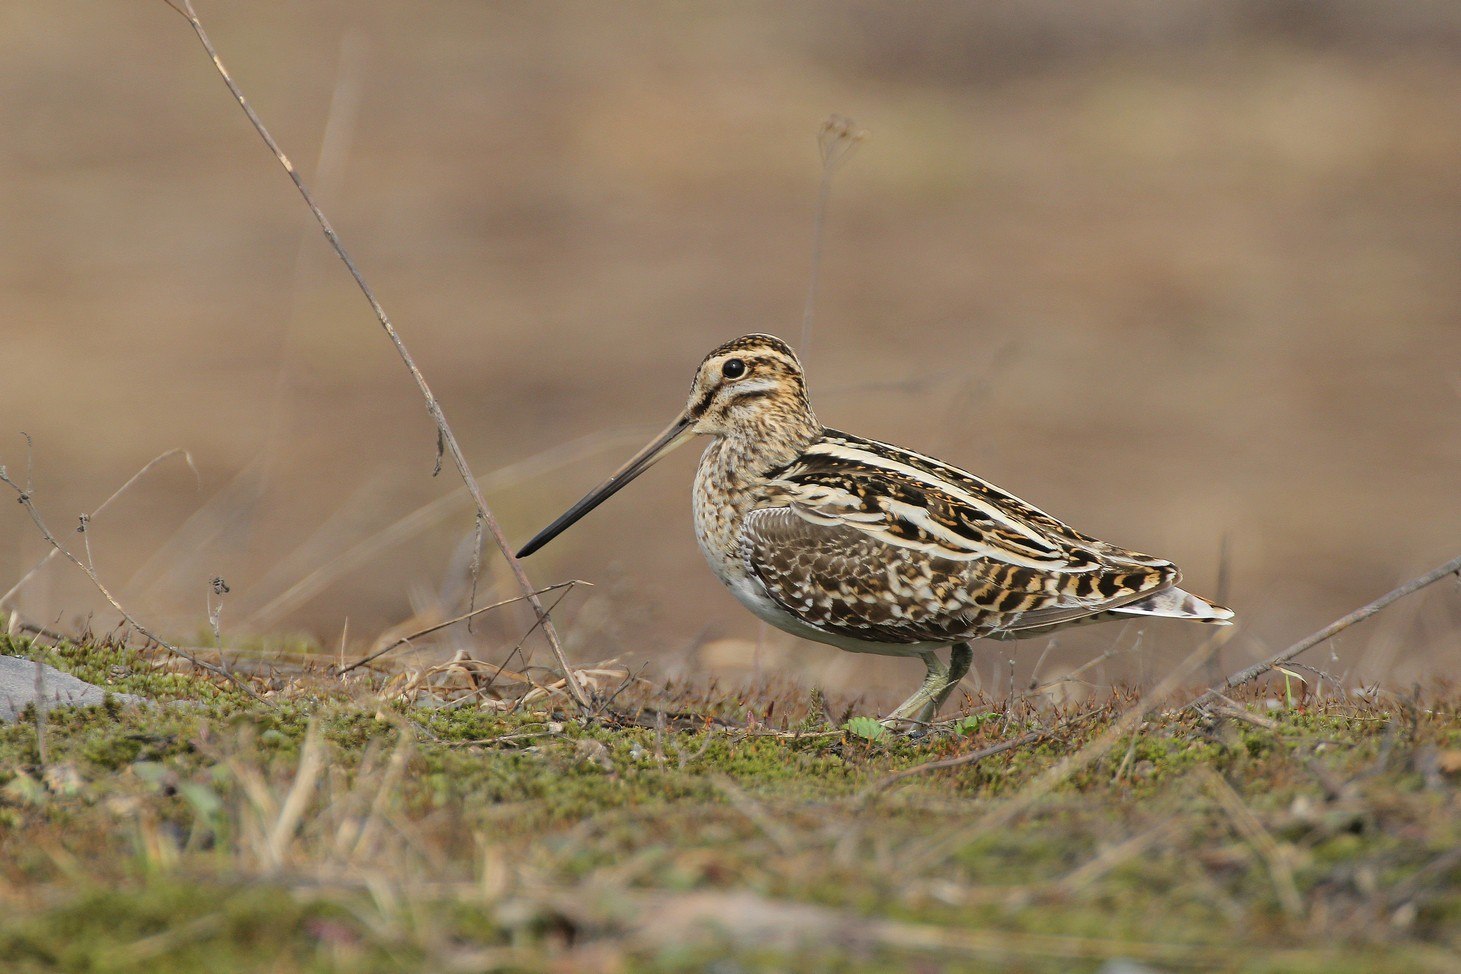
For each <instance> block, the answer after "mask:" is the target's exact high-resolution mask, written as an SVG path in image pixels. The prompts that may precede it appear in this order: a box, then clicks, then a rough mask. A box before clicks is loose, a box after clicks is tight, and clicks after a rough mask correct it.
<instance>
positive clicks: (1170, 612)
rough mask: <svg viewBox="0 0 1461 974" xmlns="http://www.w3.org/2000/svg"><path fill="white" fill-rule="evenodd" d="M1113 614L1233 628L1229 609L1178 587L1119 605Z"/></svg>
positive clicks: (1165, 589) (1231, 613)
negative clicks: (1193, 621)
mask: <svg viewBox="0 0 1461 974" xmlns="http://www.w3.org/2000/svg"><path fill="white" fill-rule="evenodd" d="M1110 611H1112V612H1120V613H1123V614H1126V615H1135V616H1162V617H1164V618H1168V619H1196V620H1197V621H1199V622H1209V623H1212V624H1214V625H1219V626H1229V625H1232V618H1233V610H1232V609H1229V608H1228V607H1227V606H1224V605H1218V604H1217V603H1216V602H1209V601H1208V600H1207V599H1204V598H1203V597H1202V596H1200V595H1193V594H1192V593H1191V592H1188V591H1185V590H1183V589H1180V588H1176V587H1175V586H1174V587H1172V588H1164V589H1162V590H1161V591H1160V592H1156V593H1153V594H1152V595H1148V596H1147V597H1146V598H1144V599H1137V600H1136V601H1135V602H1128V603H1126V604H1125V605H1118V606H1116V607H1114V608H1112V609H1111V610H1110Z"/></svg>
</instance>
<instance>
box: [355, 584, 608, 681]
mask: <svg viewBox="0 0 1461 974" xmlns="http://www.w3.org/2000/svg"><path fill="white" fill-rule="evenodd" d="M592 584H593V583H592V582H585V581H583V580H582V579H577V578H575V579H572V580H571V581H567V582H558V583H557V584H555V585H549V586H548V587H547V588H540V589H538V590H537V591H536V592H534V593H532V594H533V595H546V594H548V593H549V592H554V591H557V590H558V589H560V588H572V587H573V586H575V585H592ZM526 597H527V596H524V595H515V596H513V597H512V598H510V599H503V600H502V601H501V602H494V603H492V604H491V605H484V606H482V607H481V608H479V609H473V610H472V611H471V612H464V613H462V614H461V615H459V616H456V617H455V618H452V619H448V620H446V621H445V622H438V623H437V624H436V625H434V626H427V627H426V628H425V629H421V630H418V631H416V632H413V633H411V634H410V635H409V636H402V637H401V638H400V639H397V640H396V641H395V642H393V643H391V644H390V645H389V646H387V647H385V648H384V649H378V650H376V651H375V652H373V653H371V654H370V655H369V656H362V657H361V658H360V659H358V660H356V661H355V662H353V663H351V664H350V665H349V666H342V667H340V668H339V669H338V670H336V671H335V675H336V676H344V675H345V674H346V673H349V672H350V671H351V670H353V669H356V668H357V667H361V666H364V665H365V664H367V663H371V662H374V661H375V660H377V659H380V658H381V657H382V656H384V655H385V654H386V653H389V652H390V651H391V650H393V649H396V648H397V647H399V646H404V645H406V644H407V643H409V642H410V641H411V640H413V639H420V638H421V637H422V636H429V635H430V634H431V633H433V632H436V631H437V630H439V629H445V628H446V627H447V626H454V625H456V624H457V623H458V622H466V621H467V620H468V619H474V618H476V617H477V616H479V615H481V614H482V613H484V612H490V611H492V610H493V609H499V608H501V607H502V606H504V605H511V604H512V603H514V602H521V601H523V599H525V598H526ZM554 605H557V603H556V602H555V603H554Z"/></svg>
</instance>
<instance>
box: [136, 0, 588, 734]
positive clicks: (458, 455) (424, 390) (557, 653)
mask: <svg viewBox="0 0 1461 974" xmlns="http://www.w3.org/2000/svg"><path fill="white" fill-rule="evenodd" d="M164 2H166V3H167V4H168V6H170V7H172V8H173V9H174V10H175V11H177V12H178V13H180V14H182V16H183V17H185V18H186V19H187V21H188V24H189V26H191V27H192V28H193V33H194V34H196V35H198V40H199V42H200V43H201V44H202V45H203V50H205V51H206V52H207V53H208V57H209V58H210V59H211V60H212V61H213V66H214V68H216V69H217V71H218V74H219V76H220V77H222V78H223V83H224V84H225V85H227V86H228V91H229V93H230V94H231V95H233V99H234V101H236V102H238V105H239V107H240V108H241V109H243V112H244V114H245V115H247V116H248V119H249V122H250V123H251V124H252V125H253V126H254V130H255V131H256V132H258V133H259V137H260V138H262V139H263V140H264V144H265V145H267V146H268V147H269V151H270V152H272V153H273V154H274V158H275V159H277V160H278V161H279V164H280V165H281V166H283V167H284V171H285V172H287V173H288V174H289V178H290V179H291V180H293V182H294V186H295V188H296V189H297V190H299V195H300V196H301V197H303V199H304V202H305V205H306V206H308V207H309V211H310V213H312V214H313V215H314V218H315V221H316V222H318V223H319V225H320V229H321V230H322V231H324V234H325V239H326V240H328V241H329V243H330V247H331V248H332V249H333V250H334V251H335V253H336V255H337V256H338V257H339V258H340V260H341V262H343V263H344V265H345V267H346V269H347V270H348V271H349V272H350V276H351V277H352V278H354V279H355V283H356V285H357V286H359V288H360V291H361V293H362V294H363V295H365V299H366V301H368V302H369V303H370V307H371V310H372V311H374V312H375V316H376V320H378V321H379V322H380V326H381V328H382V329H384V330H385V333H386V337H388V338H389V339H390V341H391V344H392V345H394V346H395V347H396V353H397V354H398V355H399V356H400V357H401V361H402V362H403V363H404V364H405V366H406V369H407V371H408V372H410V373H411V378H412V379H413V380H415V382H416V388H417V389H418V390H420V392H421V397H422V399H424V400H425V402H426V411H427V412H428V413H430V415H431V419H432V421H433V422H434V423H435V424H436V432H437V450H438V469H439V464H440V454H441V453H447V454H450V455H451V459H452V463H453V464H454V465H455V466H456V468H457V473H458V474H460V475H461V478H462V480H463V481H464V482H465V483H466V485H467V490H468V492H469V493H470V494H471V495H472V501H473V503H474V504H476V506H477V513H478V516H480V517H481V519H482V523H483V524H485V525H486V526H487V530H488V531H489V532H490V533H491V535H492V539H493V541H495V542H496V543H497V547H498V549H499V550H500V551H501V552H502V557H503V558H504V559H506V561H507V565H508V567H509V568H510V569H511V570H512V574H513V576H514V577H515V578H516V579H517V584H518V587H519V588H520V589H522V593H523V598H524V599H525V600H526V601H527V602H528V604H529V605H531V606H532V607H533V611H534V612H535V613H536V614H537V616H538V625H541V626H542V628H543V635H544V636H545V637H546V638H547V640H548V645H549V647H550V648H551V649H552V651H553V656H554V658H555V659H556V660H557V661H558V666H559V668H560V669H561V670H562V671H563V677H564V685H565V686H566V687H567V689H568V692H569V695H570V696H571V697H572V698H573V700H574V702H575V703H577V704H578V706H579V708H580V709H581V711H582V712H583V714H584V715H585V716H588V715H589V714H590V713H591V706H590V703H589V699H588V697H587V696H586V695H585V694H584V692H583V688H582V687H580V686H579V685H578V680H577V679H576V678H575V677H574V675H573V668H572V667H570V666H569V665H568V657H567V656H566V655H564V652H563V646H562V644H561V643H560V642H559V640H558V632H557V630H556V629H554V628H553V621H552V619H550V618H549V617H548V612H547V610H546V609H544V608H543V603H541V602H540V601H538V597H537V595H536V594H534V589H533V583H532V582H531V581H530V580H529V579H528V576H527V573H526V572H525V571H524V570H523V567H522V565H521V564H520V563H519V562H518V560H517V559H516V558H515V557H513V553H512V546H511V545H510V544H509V543H508V541H507V535H505V534H504V533H503V531H502V526H501V525H500V524H498V523H497V518H496V517H495V516H493V514H492V511H491V509H490V508H489V507H488V506H487V500H486V498H485V497H483V496H482V491H481V489H480V488H479V487H478V486H477V479H476V478H475V477H474V476H472V470H471V468H470V467H469V466H468V464H467V458H466V455H465V454H464V453H463V452H462V448H461V445H460V444H459V443H457V438H456V434H454V433H453V432H452V429H451V426H450V425H449V424H448V423H447V421H446V414H445V413H444V412H443V411H442V408H441V404H440V403H439V402H437V400H436V396H435V395H434V394H433V393H432V391H431V387H430V386H429V385H427V383H426V376H424V375H423V374H422V373H421V370H420V369H419V368H417V366H416V361H415V359H413V358H412V357H411V353H410V352H409V351H408V350H407V348H406V343H405V342H404V341H402V340H401V336H400V335H399V334H398V333H397V332H396V329H395V326H394V325H392V324H391V320H390V317H389V316H388V315H387V314H386V310H385V308H384V307H382V306H381V303H380V301H379V300H378V299H377V298H376V296H375V291H374V290H373V289H372V288H371V287H370V285H369V284H367V283H366V281H365V277H364V276H363V275H362V274H361V272H360V270H359V268H357V267H356V266H355V261H354V260H353V259H352V258H351V257H350V254H349V253H348V252H346V250H345V247H344V245H343V244H342V243H341V242H340V236H339V234H337V233H336V232H335V228H334V226H333V225H332V224H331V223H330V221H329V219H328V218H327V217H326V216H325V214H324V211H323V210H321V209H320V208H319V206H318V205H317V204H316V203H315V201H314V197H313V195H311V193H310V191H309V189H308V188H307V187H306V186H305V185H304V180H303V179H301V178H300V175H299V173H298V171H296V170H295V168H294V164H293V163H292V162H290V161H289V157H288V156H286V155H285V154H284V150H283V149H281V148H280V147H279V144H278V143H277V142H275V141H274V137H273V136H272V135H270V134H269V130H268V129H267V128H266V127H265V126H264V122H263V120H262V119H261V118H259V115H258V113H257V112H255V111H254V108H253V105H251V104H250V103H249V100H248V99H247V98H245V97H244V93H243V90H242V89H241V88H239V86H238V84H237V83H236V82H235V81H234V80H233V76H232V75H230V74H229V73H228V69H227V68H225V67H224V66H223V60H222V59H221V58H220V57H219V56H218V51H217V49H215V48H214V46H213V41H212V39H211V38H209V36H208V32H207V31H206V30H204V28H203V22H202V21H201V20H199V19H198V14H197V12H196V11H195V10H194V9H193V4H192V0H164ZM535 628H536V627H535Z"/></svg>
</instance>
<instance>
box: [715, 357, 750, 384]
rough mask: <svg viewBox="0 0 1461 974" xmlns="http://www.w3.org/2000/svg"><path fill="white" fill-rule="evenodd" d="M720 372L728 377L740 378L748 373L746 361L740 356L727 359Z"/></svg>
mask: <svg viewBox="0 0 1461 974" xmlns="http://www.w3.org/2000/svg"><path fill="white" fill-rule="evenodd" d="M720 374H721V375H723V376H725V377H726V378H727V379H739V378H740V377H741V376H743V375H745V374H746V363H745V362H742V361H741V360H740V359H738V358H732V359H726V362H725V364H724V365H722V366H721V367H720Z"/></svg>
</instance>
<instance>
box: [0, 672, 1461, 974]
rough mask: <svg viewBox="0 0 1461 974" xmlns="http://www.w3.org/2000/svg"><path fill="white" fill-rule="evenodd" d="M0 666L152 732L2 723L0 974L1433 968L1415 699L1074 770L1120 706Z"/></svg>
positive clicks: (53, 717) (1442, 761) (1150, 723)
mask: <svg viewBox="0 0 1461 974" xmlns="http://www.w3.org/2000/svg"><path fill="white" fill-rule="evenodd" d="M0 652H8V653H13V654H21V655H31V656H36V657H41V658H45V659H47V660H48V661H49V662H52V663H53V664H55V665H58V666H61V667H62V668H64V669H66V670H68V671H70V672H73V673H75V674H77V675H78V676H81V677H83V678H85V679H89V680H91V681H93V682H96V683H100V684H103V685H107V686H111V687H115V688H116V689H117V690H119V691H123V690H125V691H128V692H133V693H140V694H144V695H146V696H148V697H151V698H153V699H155V700H158V701H161V702H163V703H164V704H165V705H163V706H157V707H148V708H122V707H100V708H92V709H86V710H70V711H57V712H53V713H52V714H50V715H48V716H47V717H46V718H45V719H44V720H43V721H36V720H34V719H29V720H24V721H22V722H20V723H18V724H15V725H10V726H3V727H0V957H3V958H4V967H5V970H7V971H13V972H31V971H36V972H39V971H54V970H60V971H88V972H124V971H139V972H140V971H148V972H168V971H193V970H208V971H213V972H231V971H256V970H266V971H271V972H284V974H291V972H304V971H352V972H353V971H361V972H367V971H403V970H422V971H427V970H429V971H451V970H462V971H489V970H503V971H509V970H511V971H538V970H545V971H547V970H552V971H587V972H592V971H605V972H611V971H631V970H633V971H639V970H644V971H699V970H714V971H718V972H727V974H728V972H743V971H744V972H753V971H781V970H797V971H828V972H831V971H839V972H840V971H854V972H857V971H868V972H872V971H887V970H911V971H924V970H928V971H933V970H968V971H977V970H989V969H990V968H991V967H992V966H993V967H997V968H998V969H1001V970H1011V971H1031V972H1035V971H1062V972H1064V971H1096V970H1100V969H1101V967H1102V966H1103V965H1104V964H1106V963H1108V962H1109V961H1111V960H1113V959H1128V960H1130V961H1132V962H1135V963H1140V964H1142V965H1145V966H1146V967H1147V968H1149V969H1151V970H1155V971H1167V970H1189V969H1192V970H1222V971H1253V972H1260V971H1273V972H1280V971H1315V972H1319V971H1324V972H1347V971H1353V972H1356V974H1359V972H1374V971H1391V970H1393V971H1417V970H1436V971H1451V970H1457V969H1461V967H1458V965H1461V853H1458V851H1457V850H1458V849H1461V815H1458V811H1461V796H1458V786H1461V719H1458V715H1457V702H1458V701H1457V698H1456V696H1454V695H1453V694H1448V693H1446V692H1438V693H1436V694H1432V695H1430V696H1428V697H1416V698H1414V699H1394V698H1385V699H1382V700H1380V701H1378V702H1353V701H1350V702H1345V701H1328V702H1311V703H1310V705H1308V706H1305V707H1297V706H1295V707H1280V708H1279V709H1277V710H1273V709H1265V708H1262V707H1260V706H1259V705H1258V703H1257V702H1256V701H1254V700H1249V701H1248V703H1247V704H1246V706H1248V707H1250V708H1251V710H1252V713H1253V715H1254V716H1253V718H1251V719H1243V718H1237V717H1232V716H1229V717H1219V718H1217V719H1214V718H1213V717H1211V716H1205V715H1199V714H1196V713H1192V712H1173V713H1166V714H1162V715H1158V716H1150V717H1149V718H1148V719H1147V720H1146V721H1145V722H1144V723H1142V724H1140V725H1139V726H1138V727H1137V728H1136V730H1135V731H1134V732H1133V733H1131V734H1127V735H1122V736H1119V737H1118V738H1117V739H1116V740H1115V741H1114V743H1111V745H1110V746H1109V747H1106V748H1102V749H1100V750H1099V752H1094V751H1092V749H1091V748H1090V747H1088V745H1089V744H1090V742H1092V741H1094V740H1097V739H1098V738H1100V737H1101V736H1102V733H1103V731H1104V730H1105V729H1106V728H1107V727H1109V726H1110V724H1111V722H1112V721H1113V720H1115V719H1117V718H1118V717H1119V716H1120V715H1121V714H1123V713H1125V712H1127V711H1129V709H1130V708H1131V705H1132V703H1133V701H1134V699H1135V698H1134V695H1132V694H1124V695H1121V694H1117V695H1113V696H1112V697H1111V698H1110V699H1107V700H1104V701H1100V702H1097V703H1092V704H1090V705H1087V706H1085V707H1084V708H1081V709H1077V710H1072V711H1070V712H1067V713H1063V714H1052V713H1049V712H1043V713H1041V712H1036V711H1035V710H1033V709H1025V708H1018V707H1017V708H1015V710H1014V711H1013V712H1011V713H1010V714H1009V715H1008V716H1005V715H1003V714H1001V715H1000V716H999V717H997V718H991V719H986V720H982V721H978V722H972V723H973V726H970V727H968V728H966V729H965V730H964V732H962V733H945V734H934V735H931V736H929V737H927V738H925V739H922V740H917V741H914V740H908V739H906V738H901V737H897V738H891V739H887V740H881V741H866V740H863V739H860V738H858V737H856V736H855V735H850V734H844V733H839V732H838V731H837V729H836V728H835V727H832V726H830V725H828V724H826V723H824V722H819V721H817V720H811V719H809V720H807V721H806V722H805V727H806V730H807V732H806V733H805V734H803V735H802V736H800V737H782V736H774V735H769V734H764V733H756V732H755V731H754V730H744V729H736V728H734V727H730V728H728V727H726V726H725V723H726V721H719V722H713V721H710V720H708V719H707V720H705V721H702V722H698V723H697V722H695V721H688V722H687V721H684V720H678V721H673V722H668V723H667V724H663V725H660V726H656V724H655V722H652V721H645V723H648V724H649V725H650V726H639V725H638V724H637V723H635V722H634V721H631V720H618V721H608V722H601V723H596V724H591V725H583V724H580V723H578V722H576V721H574V720H570V719H565V718H564V716H563V715H561V714H559V715H556V716H555V715H553V714H548V713H543V712H537V713H533V712H525V713H517V714H501V713H493V712H488V711H483V710H477V709H471V708H458V709H452V710H424V709H413V708H403V707H401V706H398V705H391V704H383V703H381V702H380V701H379V700H378V699H377V698H376V697H375V696H374V695H372V694H370V693H369V692H367V690H368V688H367V687H366V686H365V685H363V684H356V685H353V686H348V687H347V686H344V685H341V684H339V683H338V682H333V681H329V680H326V679H324V678H322V677H321V678H316V679H313V680H311V679H291V680H288V681H279V680H276V681H274V682H273V683H272V684H271V683H270V682H269V681H264V680H259V681H256V686H257V687H258V688H259V689H260V690H264V691H268V694H267V695H268V702H267V703H263V704H261V703H258V702H256V701H254V700H252V699H250V698H249V697H248V696H247V695H245V694H243V693H241V692H239V691H238V690H237V689H233V688H230V687H228V686H227V685H218V684H216V683H214V682H212V681H210V680H205V679H203V678H201V677H200V676H197V675H191V674H186V673H179V672H171V671H167V670H162V669H158V668H155V667H154V666H153V665H152V663H153V660H152V659H151V658H150V657H145V656H144V655H142V654H138V653H136V652H134V651H131V650H127V649H124V648H120V647H116V646H106V645H91V646H61V647H58V648H43V647H40V646H36V645H30V644H21V643H10V644H7V645H3V646H0ZM770 702H771V701H767V700H754V701H749V702H748V703H749V704H750V706H751V708H752V709H753V710H756V711H758V712H759V711H761V710H764V708H765V706H766V705H767V704H769V703H770ZM789 703H790V702H789V701H779V702H778V711H779V712H786V710H787V709H788V704H789ZM796 703H797V705H799V706H803V707H804V705H805V701H798V702H796ZM720 709H721V710H722V711H724V710H725V709H726V708H725V707H724V705H723V704H722V705H721V707H720ZM1042 722H1043V723H1044V724H1046V725H1049V726H1058V727H1059V728H1061V729H1060V730H1059V731H1058V732H1057V733H1055V734H1054V735H1052V736H1050V737H1047V738H1045V739H1043V740H1041V741H1038V742H1033V743H1031V744H1028V745H1026V746H1023V747H1017V748H1014V749H1012V750H1009V751H1006V752H1004V753H1001V754H997V755H993V756H990V757H987V758H985V759H983V760H981V761H979V762H977V763H973V764H969V765H965V766H962V767H957V768H951V769H948V770H941V771H933V772H929V773H926V774H920V775H916V776H914V777H911V778H909V779H907V780H905V781H903V782H901V783H899V784H898V785H897V786H896V787H893V788H889V789H887V790H884V791H881V792H880V791H878V790H877V789H876V787H875V786H876V785H877V784H878V783H879V782H880V781H882V780H883V779H885V778H886V776H887V775H889V774H891V773H894V772H896V771H899V770H902V769H906V768H910V767H913V766H915V765H919V764H922V763H925V762H928V761H931V760H936V759H940V758H947V757H952V756H955V755H959V754H964V753H968V752H971V751H974V750H977V749H980V748H984V747H987V746H989V745H991V744H995V743H998V742H999V741H1001V740H1007V739H1009V738H1010V737H1012V736H1018V735H1020V734H1022V733H1024V732H1025V731H1026V730H1028V729H1029V728H1030V727H1032V726H1034V725H1036V724H1037V723H1042ZM687 724H688V729H682V728H686V726H687ZM1071 755H1080V756H1082V757H1083V758H1087V759H1088V760H1083V761H1080V762H1077V763H1076V764H1074V765H1073V766H1072V767H1071V769H1070V772H1069V774H1066V775H1064V776H1062V778H1061V779H1060V780H1059V781H1057V782H1051V781H1049V779H1048V777H1042V776H1044V775H1045V773H1046V772H1048V771H1049V769H1051V768H1052V767H1053V766H1055V765H1056V764H1057V762H1059V761H1061V760H1062V759H1063V758H1066V757H1069V756H1071Z"/></svg>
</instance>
